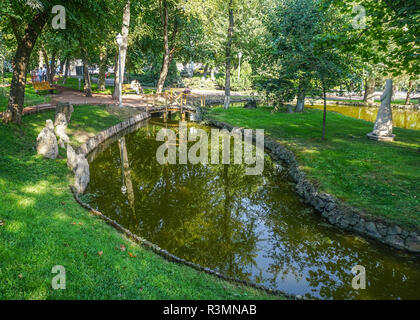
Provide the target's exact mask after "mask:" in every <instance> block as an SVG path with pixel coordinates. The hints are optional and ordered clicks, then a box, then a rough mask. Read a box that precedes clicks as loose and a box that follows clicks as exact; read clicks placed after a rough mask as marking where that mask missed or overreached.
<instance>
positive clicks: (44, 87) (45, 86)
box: [32, 81, 54, 92]
mask: <svg viewBox="0 0 420 320" xmlns="http://www.w3.org/2000/svg"><path fill="white" fill-rule="evenodd" d="M32 86H33V87H34V89H35V91H36V92H38V91H53V90H54V88H53V87H51V86H50V84H49V82H48V81H43V82H33V83H32Z"/></svg>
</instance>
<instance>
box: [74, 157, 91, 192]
mask: <svg viewBox="0 0 420 320" xmlns="http://www.w3.org/2000/svg"><path fill="white" fill-rule="evenodd" d="M89 181H90V171H89V163H88V161H87V160H86V158H85V156H84V155H83V154H78V155H77V156H76V168H75V169H74V187H75V189H76V192H77V193H78V194H83V193H84V192H85V191H86V188H87V186H88V184H89Z"/></svg>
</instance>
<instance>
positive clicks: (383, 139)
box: [367, 132, 395, 142]
mask: <svg viewBox="0 0 420 320" xmlns="http://www.w3.org/2000/svg"><path fill="white" fill-rule="evenodd" d="M367 136H368V138H369V139H371V140H375V141H381V142H392V141H394V139H395V134H392V135H389V136H378V135H376V134H374V133H373V132H371V133H368V134H367Z"/></svg>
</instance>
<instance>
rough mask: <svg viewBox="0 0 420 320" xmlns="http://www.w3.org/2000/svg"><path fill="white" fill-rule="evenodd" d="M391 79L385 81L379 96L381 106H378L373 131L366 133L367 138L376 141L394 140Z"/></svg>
mask: <svg viewBox="0 0 420 320" xmlns="http://www.w3.org/2000/svg"><path fill="white" fill-rule="evenodd" d="M392 94H393V89H392V79H388V80H387V81H386V85H385V90H384V93H383V94H382V96H381V106H380V107H379V111H378V115H377V117H376V121H375V126H374V127H373V131H372V132H371V133H368V135H367V136H368V138H369V139H372V140H376V141H394V138H395V135H393V134H392V108H391V99H392Z"/></svg>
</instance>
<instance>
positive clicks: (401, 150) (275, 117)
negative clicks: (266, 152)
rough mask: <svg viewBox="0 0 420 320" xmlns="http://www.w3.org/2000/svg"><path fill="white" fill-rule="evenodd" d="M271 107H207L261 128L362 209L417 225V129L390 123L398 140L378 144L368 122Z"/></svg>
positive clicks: (220, 116)
mask: <svg viewBox="0 0 420 320" xmlns="http://www.w3.org/2000/svg"><path fill="white" fill-rule="evenodd" d="M271 110H272V109H271V108H258V109H255V110H248V109H244V108H240V107H233V108H230V109H229V110H224V109H223V108H221V107H217V108H213V109H210V111H209V116H210V117H212V118H215V119H217V120H219V121H224V122H228V123H230V124H232V125H235V126H243V127H249V128H254V129H265V132H266V135H268V136H271V137H273V138H275V139H277V140H278V141H280V142H281V143H283V144H284V145H285V146H287V147H288V148H289V149H291V150H292V151H294V152H295V154H296V156H297V158H298V161H299V163H300V165H301V168H302V169H303V170H304V171H305V172H306V173H307V174H308V176H309V177H310V178H311V179H312V180H313V181H314V182H316V183H317V185H318V186H319V189H320V190H322V191H325V192H328V193H330V194H333V195H335V196H337V197H338V198H340V199H342V200H344V201H346V202H347V203H348V204H350V205H352V206H353V207H355V208H358V209H361V210H363V211H364V212H365V213H367V214H371V215H374V216H379V217H382V218H385V219H386V220H388V221H393V222H397V223H400V224H402V225H411V226H416V227H417V228H420V152H418V149H419V148H420V131H417V130H408V129H400V128H394V133H395V134H396V136H397V141H395V142H393V143H378V142H374V141H371V140H369V139H368V138H367V137H366V134H367V133H369V132H371V131H372V129H373V123H370V122H367V121H363V120H358V119H354V118H350V117H346V116H343V115H340V114H337V113H332V112H328V115H327V127H326V128H327V129H326V132H327V135H326V137H327V140H326V141H322V139H321V134H322V133H321V132H322V114H323V113H322V111H319V110H309V109H306V110H305V112H304V113H303V114H299V113H297V114H288V113H274V114H273V113H271Z"/></svg>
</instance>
